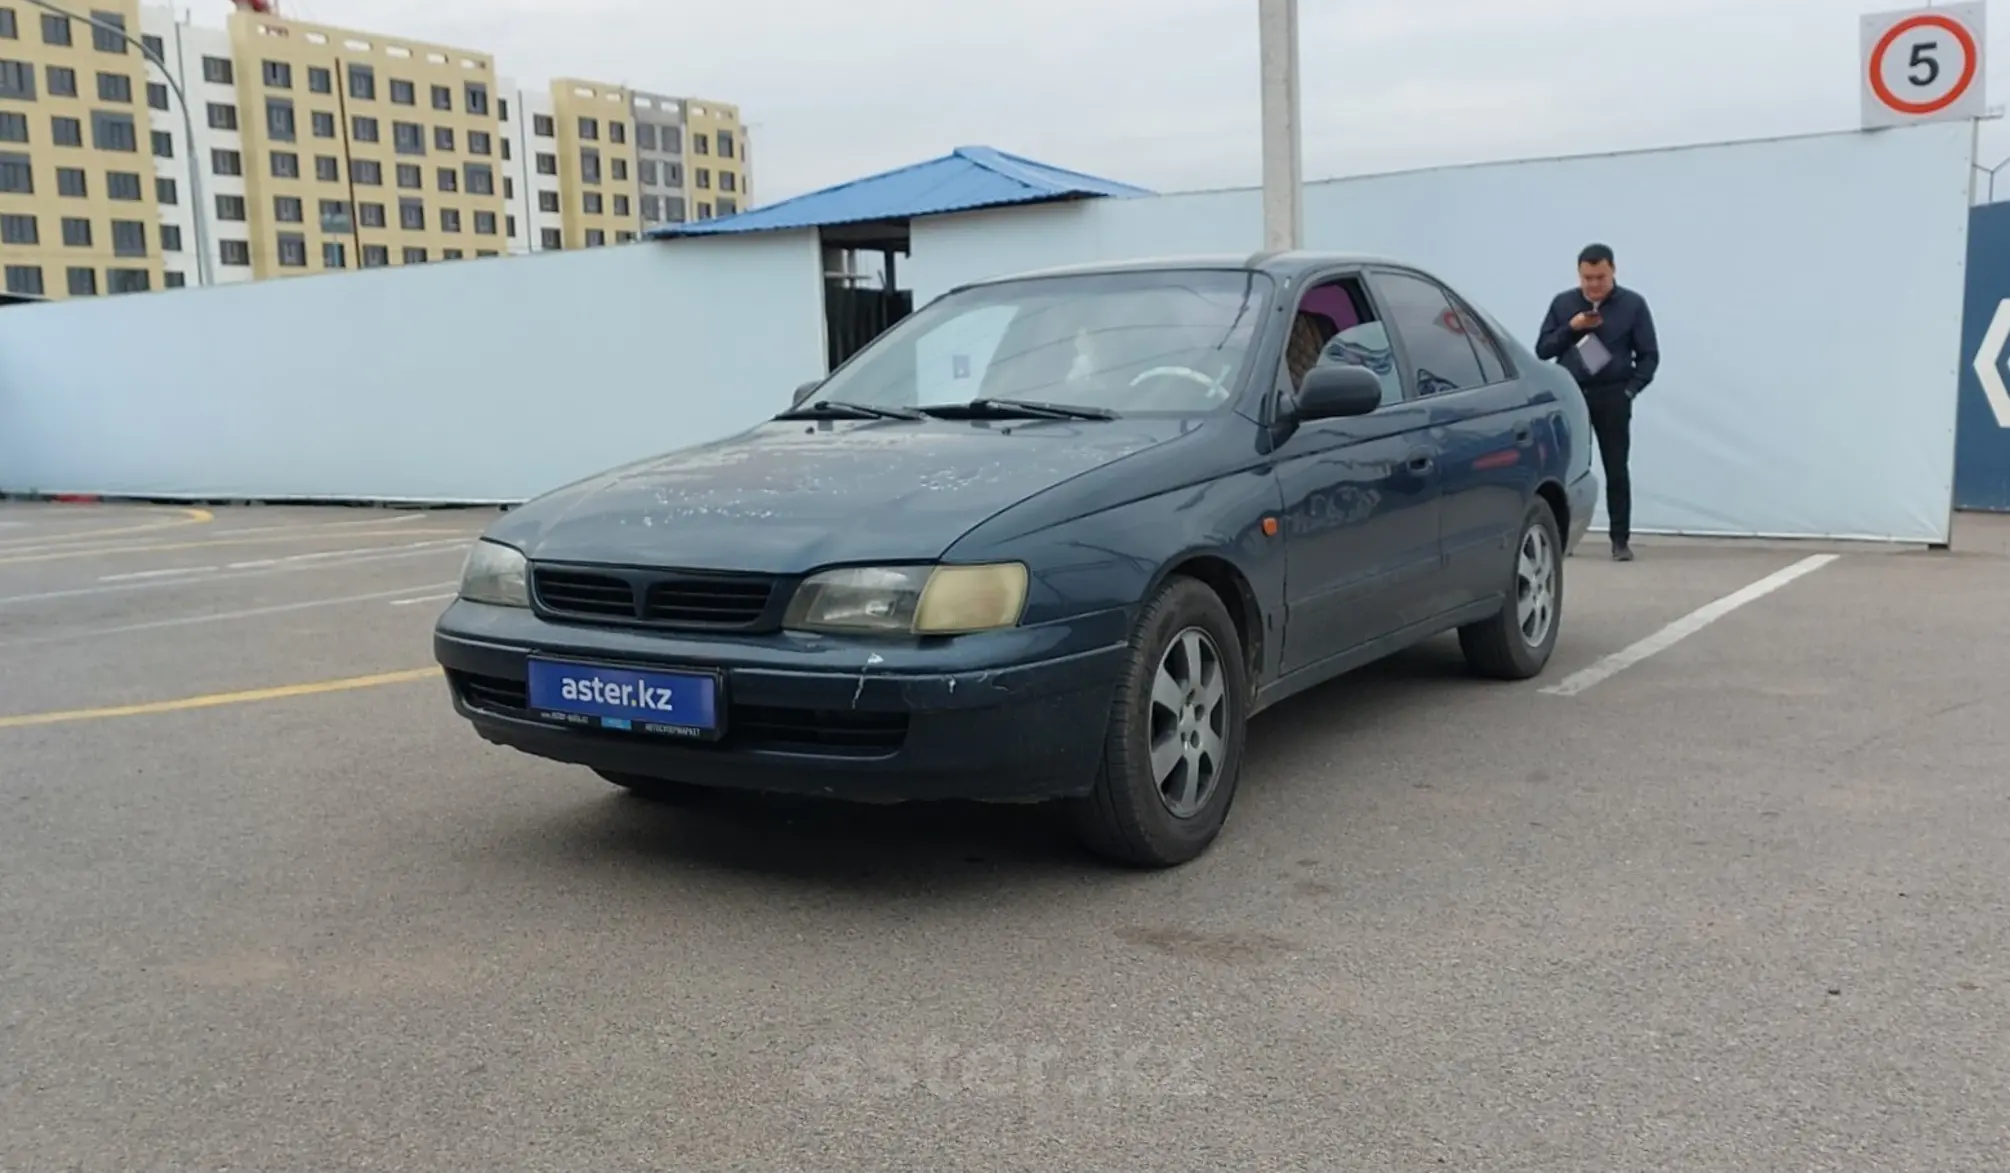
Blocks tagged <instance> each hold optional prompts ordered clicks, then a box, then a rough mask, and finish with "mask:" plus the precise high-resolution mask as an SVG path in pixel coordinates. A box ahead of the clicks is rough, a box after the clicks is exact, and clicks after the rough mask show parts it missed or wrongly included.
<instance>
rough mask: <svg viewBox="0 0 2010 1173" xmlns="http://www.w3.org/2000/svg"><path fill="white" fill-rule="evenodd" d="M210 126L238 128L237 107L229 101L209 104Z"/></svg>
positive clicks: (212, 128)
mask: <svg viewBox="0 0 2010 1173" xmlns="http://www.w3.org/2000/svg"><path fill="white" fill-rule="evenodd" d="M209 128H210V129H211V130H236V129H237V107H235V106H232V105H230V104H229V103H227V102H211V103H210V104H209Z"/></svg>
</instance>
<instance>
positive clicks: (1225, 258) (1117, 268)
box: [957, 249, 1417, 289]
mask: <svg viewBox="0 0 2010 1173" xmlns="http://www.w3.org/2000/svg"><path fill="white" fill-rule="evenodd" d="M1335 265H1398V266H1401V267H1403V268H1408V269H1414V268H1417V266H1415V265H1413V264H1410V263H1408V262H1405V261H1399V260H1396V259H1395V258H1393V257H1385V256H1378V255H1375V254H1372V253H1352V252H1315V251H1311V250H1307V249H1292V250H1288V251H1284V252H1254V253H1194V254H1187V255H1161V256H1145V257H1133V258H1130V259H1127V260H1118V261H1089V262H1085V263H1080V264H1073V265H1055V266H1052V267H1049V268H1044V269H1031V270H1026V271H1023V272H1018V273H1003V274H999V275H998V276H995V277H985V278H980V279H978V280H975V281H966V282H964V283H962V284H961V285H959V286H958V287H957V288H959V289H969V288H973V287H976V286H982V285H999V284H1003V283H1005V282H1008V281H1026V280H1032V279H1036V278H1042V277H1085V276H1094V275H1096V274H1100V273H1149V272H1169V271H1173V270H1179V269H1186V270H1192V269H1215V270H1220V271H1224V272H1234V273H1268V274H1270V275H1271V276H1273V277H1279V278H1283V279H1285V280H1287V281H1288V280H1290V279H1292V278H1295V277H1299V276H1302V275H1304V274H1305V273H1307V272H1310V271H1312V270H1315V269H1326V268H1331V267H1333V266H1335Z"/></svg>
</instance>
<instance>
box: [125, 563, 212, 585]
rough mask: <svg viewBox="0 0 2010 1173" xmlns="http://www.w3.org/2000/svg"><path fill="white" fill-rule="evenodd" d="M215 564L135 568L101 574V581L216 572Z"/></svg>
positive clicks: (126, 580) (129, 580)
mask: <svg viewBox="0 0 2010 1173" xmlns="http://www.w3.org/2000/svg"><path fill="white" fill-rule="evenodd" d="M218 569H219V568H218V567H215V566H175V567H171V568H169V569H167V570H135V571H133V572H131V573H130V574H101V575H99V576H98V581H99V582H131V581H133V580H134V579H140V578H169V577H172V576H174V575H177V574H214V573H216V571H217V570H218Z"/></svg>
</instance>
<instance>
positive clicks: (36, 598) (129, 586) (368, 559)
mask: <svg viewBox="0 0 2010 1173" xmlns="http://www.w3.org/2000/svg"><path fill="white" fill-rule="evenodd" d="M467 544H468V541H467V540H466V539H460V538H454V539H450V540H446V541H439V542H419V543H416V544H414V545H411V546H366V547H363V548H362V549H359V550H356V551H344V552H345V553H350V554H352V555H353V556H352V557H348V558H344V559H342V560H340V561H330V562H288V563H280V564H278V565H273V566H260V567H255V568H252V569H248V570H225V571H219V572H217V573H215V574H191V575H186V576H183V577H181V578H145V579H141V580H139V581H138V582H105V583H99V584H98V585H96V586H87V587H72V588H70V589H69V590H61V591H38V592H36V593H35V594H32V595H4V596H0V607H5V606H7V605H8V604H10V603H40V602H46V601H47V600H50V599H75V598H83V597H86V596H89V595H109V594H113V593H116V592H119V591H138V590H147V589H149V588H156V587H186V586H206V585H208V584H209V583H213V582H230V581H232V580H234V579H240V578H258V577H260V576H262V575H267V574H293V573H298V572H300V571H303V570H326V569H329V568H332V567H349V566H363V565H367V564H369V563H373V562H388V561H391V560H393V559H397V558H411V557H413V556H415V555H419V554H448V553H453V552H455V551H458V550H461V549H464V548H465V547H466V546H467ZM399 593H401V594H402V593H404V592H399Z"/></svg>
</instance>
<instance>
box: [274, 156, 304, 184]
mask: <svg viewBox="0 0 2010 1173" xmlns="http://www.w3.org/2000/svg"><path fill="white" fill-rule="evenodd" d="M272 177H273V178H274V179H298V178H300V156H298V155H296V154H294V153H293V152H292V151H274V152H272Z"/></svg>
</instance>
